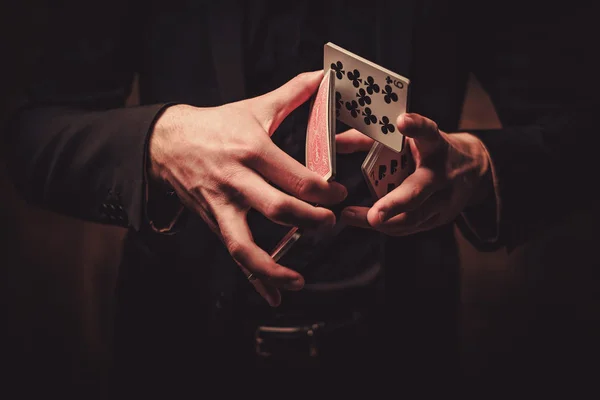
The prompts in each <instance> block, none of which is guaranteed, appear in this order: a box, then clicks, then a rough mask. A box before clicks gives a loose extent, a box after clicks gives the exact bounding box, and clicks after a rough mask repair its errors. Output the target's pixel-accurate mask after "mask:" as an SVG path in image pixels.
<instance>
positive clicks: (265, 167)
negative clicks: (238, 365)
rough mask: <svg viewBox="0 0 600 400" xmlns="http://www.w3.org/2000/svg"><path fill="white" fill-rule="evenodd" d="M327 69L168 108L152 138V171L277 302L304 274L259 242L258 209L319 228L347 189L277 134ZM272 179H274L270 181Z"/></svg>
mask: <svg viewBox="0 0 600 400" xmlns="http://www.w3.org/2000/svg"><path fill="white" fill-rule="evenodd" d="M322 77H323V73H322V72H320V71H319V72H312V73H305V74H301V75H299V76H297V77H296V78H294V79H292V80H291V81H289V82H288V83H286V84H285V85H283V86H281V87H280V88H278V89H276V90H274V91H272V92H270V93H267V94H265V95H262V96H259V97H255V98H252V99H248V100H244V101H240V102H236V103H231V104H226V105H223V106H220V107H214V108H197V107H191V106H185V105H176V106H172V107H169V108H168V109H167V110H165V112H164V113H163V115H162V116H161V117H160V118H159V120H158V121H157V123H156V125H155V128H154V132H153V133H152V136H151V138H150V144H149V156H150V157H149V158H150V166H149V170H150V175H151V176H152V178H153V179H156V180H158V181H160V182H163V183H166V184H168V185H170V186H171V187H172V188H173V189H174V190H175V191H176V192H177V194H178V196H179V198H180V199H181V201H182V202H183V203H184V205H185V206H186V207H188V208H189V209H190V210H192V211H195V212H196V213H198V214H199V215H200V216H201V217H202V218H203V219H204V221H206V223H207V224H208V225H209V226H210V227H211V229H212V230H213V231H214V232H215V233H216V234H217V235H218V236H219V237H220V238H221V240H222V241H223V243H224V244H225V245H226V246H227V249H228V250H229V252H230V254H231V255H232V257H233V259H234V260H235V261H236V262H237V263H238V265H239V266H240V267H241V269H242V271H243V272H244V273H245V274H246V275H249V274H250V273H252V274H253V276H255V277H257V278H258V279H256V280H252V281H251V282H252V284H253V285H254V286H255V288H256V290H257V291H258V292H259V293H260V294H261V295H262V296H263V297H264V298H265V299H266V300H267V301H268V302H269V304H271V305H272V306H277V305H279V303H280V301H281V296H280V293H279V290H278V289H279V288H284V289H289V290H299V289H301V288H302V287H303V285H304V278H303V277H302V276H301V275H300V274H299V273H297V272H295V271H293V270H291V269H288V268H285V267H283V266H281V265H278V264H277V263H275V262H274V261H273V259H272V258H271V257H270V256H269V254H267V253H266V252H265V251H263V250H262V249H261V248H260V247H258V246H257V245H256V244H255V243H254V240H253V238H252V233H251V232H250V229H249V227H248V223H247V219H246V216H247V212H248V210H249V209H250V208H254V209H256V210H257V211H259V212H260V213H262V214H263V215H265V216H266V217H268V218H269V219H271V220H272V221H274V222H276V223H279V224H282V225H289V226H299V227H304V228H309V229H317V228H323V227H328V226H333V225H334V224H335V216H334V214H333V212H332V211H330V210H328V209H326V208H322V207H315V206H313V205H311V204H309V203H308V202H310V203H314V204H323V205H331V204H335V203H338V202H340V201H342V200H343V199H344V198H345V197H346V194H347V191H346V189H345V188H344V187H343V186H342V185H340V184H339V183H335V182H332V183H328V182H326V181H325V180H324V179H323V178H322V177H320V176H319V175H318V174H316V173H314V172H312V171H310V170H308V169H307V168H305V167H304V166H303V165H302V164H300V163H299V162H298V161H296V160H295V159H294V158H293V157H291V156H289V155H288V154H286V153H285V152H284V151H283V150H281V149H279V148H278V147H277V146H276V145H275V144H274V143H273V142H272V141H271V135H272V134H273V132H274V131H275V130H276V129H277V127H278V126H279V124H280V123H281V122H282V121H283V120H284V119H285V118H286V117H287V115H288V114H289V113H290V112H291V111H293V110H294V109H295V108H297V107H298V106H299V105H301V104H302V103H304V102H305V101H306V100H308V99H309V97H310V96H311V95H312V94H313V93H314V92H315V91H316V89H317V87H318V85H319V83H320V82H321V79H322ZM271 182H272V183H273V184H274V185H276V186H277V187H278V188H277V187H275V186H274V185H272V184H271Z"/></svg>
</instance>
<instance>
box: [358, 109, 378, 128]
mask: <svg viewBox="0 0 600 400" xmlns="http://www.w3.org/2000/svg"><path fill="white" fill-rule="evenodd" d="M371 112H372V111H371V109H370V108H369V107H365V110H364V111H363V112H362V115H363V116H364V117H365V118H364V120H365V124H367V125H371V124H375V123H377V116H375V115H373V114H371Z"/></svg>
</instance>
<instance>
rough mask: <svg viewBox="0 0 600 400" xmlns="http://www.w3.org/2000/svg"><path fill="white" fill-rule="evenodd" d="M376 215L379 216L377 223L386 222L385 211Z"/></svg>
mask: <svg viewBox="0 0 600 400" xmlns="http://www.w3.org/2000/svg"><path fill="white" fill-rule="evenodd" d="M377 215H378V216H379V221H381V222H385V220H386V216H385V211H379V213H378V214H377Z"/></svg>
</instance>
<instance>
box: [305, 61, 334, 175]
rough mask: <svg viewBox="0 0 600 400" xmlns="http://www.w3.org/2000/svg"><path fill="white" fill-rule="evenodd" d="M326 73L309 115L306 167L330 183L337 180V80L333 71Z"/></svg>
mask: <svg viewBox="0 0 600 400" xmlns="http://www.w3.org/2000/svg"><path fill="white" fill-rule="evenodd" d="M325 71H327V72H325V74H324V76H323V80H322V81H321V84H320V85H319V89H318V90H317V94H316V95H315V97H314V99H313V102H312V104H311V107H310V112H309V115H308V125H307V128H306V167H307V168H308V169H310V170H311V171H314V172H316V173H318V174H319V175H321V176H322V177H323V178H325V179H326V180H328V181H329V180H332V179H334V178H335V155H336V154H335V121H336V119H335V115H334V113H333V112H332V110H333V109H334V103H333V85H334V83H335V78H334V75H333V71H332V70H328V69H326V70H325Z"/></svg>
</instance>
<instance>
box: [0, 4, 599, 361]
mask: <svg viewBox="0 0 600 400" xmlns="http://www.w3.org/2000/svg"><path fill="white" fill-rule="evenodd" d="M215 3H218V2H215ZM398 3H399V2H383V1H382V2H374V3H372V4H371V3H369V4H368V5H365V6H364V9H363V10H359V11H361V12H359V13H350V12H345V11H344V10H346V8H344V7H345V6H347V3H346V2H341V1H337V2H331V4H330V3H326V4H330V5H331V7H332V8H333V11H334V12H333V13H332V15H333V16H334V19H335V20H336V21H337V22H336V24H341V25H336V26H342V27H345V28H344V29H333V30H331V31H330V32H329V34H330V36H329V37H328V40H330V41H332V42H334V43H337V44H339V45H341V46H342V47H346V48H348V49H349V50H351V51H356V52H357V53H361V54H363V55H364V56H365V57H367V58H371V59H373V60H374V61H376V62H378V63H379V64H381V65H383V66H385V67H387V68H389V69H391V70H395V71H397V72H399V73H401V74H403V75H406V76H408V77H409V78H410V79H411V82H412V85H411V91H410V103H409V104H410V105H409V108H410V111H413V112H417V113H421V114H423V115H425V116H427V117H429V118H432V119H433V120H435V121H436V122H437V123H438V124H439V126H440V128H441V129H443V130H445V131H447V132H453V131H456V130H457V128H458V124H459V119H460V111H461V107H462V101H463V98H464V94H465V85H466V81H467V77H468V74H469V73H470V72H471V73H473V74H474V75H475V76H476V77H477V78H478V79H479V80H480V82H481V83H482V85H483V87H484V88H485V89H486V90H487V91H488V93H489V94H490V96H491V98H492V100H493V102H494V105H495V107H496V111H497V112H498V115H499V117H500V120H501V122H502V124H503V128H502V129H498V130H482V131H477V132H474V133H475V134H476V135H477V136H478V137H480V138H481V140H482V141H483V143H484V144H485V145H486V147H487V149H488V151H489V153H490V155H491V159H492V161H493V165H494V176H495V183H496V187H495V189H496V192H495V196H494V195H492V196H490V198H488V199H487V201H486V203H485V204H484V205H483V206H481V207H480V208H477V209H472V210H468V213H466V214H464V215H463V216H466V217H467V218H468V219H469V221H470V222H471V225H472V226H474V227H475V228H476V229H474V230H473V229H470V228H469V227H468V226H467V224H464V219H462V217H461V218H460V219H459V220H460V221H459V222H460V223H461V225H460V226H461V227H462V228H463V231H464V233H465V235H466V236H467V237H468V238H469V239H470V240H471V241H472V242H473V244H475V245H477V246H480V248H482V249H488V248H496V247H497V246H506V247H507V248H508V249H512V248H514V247H515V246H518V245H519V244H522V243H524V242H525V241H526V240H527V239H528V238H530V237H531V236H532V235H535V234H536V232H539V230H540V229H543V227H544V224H546V223H551V222H552V219H554V218H557V217H559V216H560V215H564V214H566V212H567V211H568V210H569V208H570V207H572V206H573V205H574V204H579V203H578V202H579V201H580V200H581V199H582V194H583V190H584V187H583V186H582V185H580V184H579V183H580V179H577V177H581V176H582V175H585V174H586V173H587V171H588V170H587V168H588V162H589V160H590V158H588V157H586V154H588V153H586V152H589V151H590V150H591V149H590V147H588V146H586V145H585V143H586V139H587V136H584V135H588V132H589V129H590V126H593V125H591V117H592V115H593V114H592V113H593V112H594V111H595V110H594V107H593V105H594V101H593V100H592V99H593V98H592V94H593V91H594V89H595V87H596V83H595V82H593V81H591V80H589V77H590V76H591V74H590V72H591V71H593V67H592V65H593V64H592V61H591V54H590V51H589V48H588V47H587V41H588V40H589V36H588V35H589V34H591V33H592V32H591V29H592V25H591V24H586V23H584V21H587V20H588V17H589V13H588V12H587V10H585V9H583V8H577V7H572V8H569V9H568V10H564V9H553V8H551V6H548V5H547V4H546V5H544V8H537V7H533V6H531V7H530V6H529V5H528V4H524V3H521V4H520V5H519V7H516V8H515V7H511V6H509V5H508V4H506V3H503V4H502V5H489V4H486V5H485V6H484V5H481V4H477V3H476V2H473V3H472V4H471V3H470V2H442V1H440V2H434V1H430V2H421V1H419V2H411V1H408V2H405V3H403V4H402V5H401V4H398ZM234 6H235V4H234V3H231V4H229V3H228V2H225V3H223V2H221V3H218V4H212V3H210V2H206V3H204V2H192V1H172V2H168V3H164V2H163V3H160V4H147V3H143V4H141V3H139V4H138V3H137V2H129V3H126V2H115V4H111V3H110V2H109V3H107V2H103V3H102V4H100V3H92V4H85V5H81V4H80V3H76V2H73V4H68V5H64V6H63V8H56V9H53V10H51V11H52V12H51V14H50V15H52V18H51V19H49V20H50V21H51V26H50V27H51V28H52V29H51V30H50V31H49V33H48V35H49V36H48V37H47V38H45V39H46V40H47V43H46V46H44V48H43V49H42V50H43V51H42V52H41V57H40V59H39V64H38V67H39V69H36V73H35V74H34V76H32V82H31V85H30V86H29V87H28V88H27V89H28V90H27V93H26V96H25V100H24V104H23V107H22V108H21V109H20V110H19V112H17V113H15V116H14V118H13V119H12V121H11V124H10V126H9V129H8V130H7V135H8V138H9V144H10V146H11V147H10V148H11V151H10V155H11V158H10V160H9V170H10V173H11V176H12V178H13V181H14V183H15V185H16V186H17V188H18V189H20V191H21V193H22V195H23V196H24V197H25V198H27V199H28V200H29V201H31V202H33V203H35V204H37V205H40V206H42V207H44V208H49V209H51V210H53V211H56V212H59V213H63V214H66V215H70V216H74V217H77V218H82V219H86V220H88V221H94V222H99V223H108V224H115V225H119V226H123V227H128V228H130V229H131V232H132V233H133V234H132V235H130V236H131V237H130V245H129V246H128V247H127V250H126V253H127V257H126V258H127V259H128V260H129V265H130V266H129V268H128V269H127V270H123V271H122V276H121V279H122V281H125V282H129V284H130V285H133V286H134V287H136V289H135V290H126V291H125V292H126V294H124V296H125V297H126V298H127V301H125V303H128V304H130V306H126V307H125V308H127V307H129V308H130V312H128V313H127V318H125V319H127V320H128V321H129V323H134V322H135V319H139V321H138V322H139V323H140V325H143V326H148V323H149V321H153V322H154V323H155V324H156V326H155V329H154V330H153V334H152V335H140V330H135V329H133V330H130V332H132V333H129V337H128V340H126V341H125V342H124V343H127V347H129V348H131V347H135V346H137V347H138V348H137V351H136V352H135V354H136V355H135V356H134V357H133V358H135V357H138V356H140V355H142V354H146V351H147V349H148V348H149V347H151V348H153V349H154V350H153V351H160V352H164V353H165V354H167V353H168V354H176V359H177V360H181V359H186V356H185V355H186V354H187V355H188V356H189V358H190V359H194V357H192V355H191V354H194V355H197V354H205V353H203V352H204V351H205V350H206V348H207V347H211V345H207V344H206V343H201V341H200V340H198V339H197V335H198V332H200V331H201V328H202V327H203V326H204V325H203V323H204V322H205V320H202V321H200V322H198V321H197V320H196V319H195V318H193V317H191V316H193V315H194V314H193V313H194V310H196V309H197V308H201V307H203V306H202V304H209V305H210V306H209V307H208V308H209V310H208V311H205V312H208V313H209V314H215V313H216V314H218V315H216V314H215V315H216V316H215V315H213V317H212V318H215V319H219V318H221V319H223V318H225V319H228V318H231V316H230V315H229V314H222V313H218V312H216V311H215V309H221V308H223V307H226V305H224V304H225V303H227V302H231V301H233V300H232V298H234V297H235V294H232V295H225V296H224V295H223V293H225V292H226V291H225V290H221V289H220V288H222V287H224V286H222V285H211V286H210V287H209V288H208V289H209V290H207V287H206V286H205V284H206V282H207V280H210V279H223V281H224V282H230V281H231V279H232V278H231V276H229V277H225V278H223V277H221V276H213V275H211V273H210V272H207V270H205V269H203V268H202V267H201V266H200V265H198V264H199V259H202V260H203V262H204V263H205V264H210V263H211V257H213V261H212V262H213V264H214V263H219V264H221V263H225V262H226V261H224V260H226V259H227V255H226V254H225V253H224V249H222V248H221V247H219V244H218V242H217V241H216V240H215V238H214V237H213V235H212V234H211V233H210V232H209V231H208V229H207V228H206V226H204V224H203V223H202V222H201V221H200V220H199V219H197V218H191V219H190V220H189V221H188V222H187V223H188V225H187V227H186V229H185V230H184V231H182V232H180V233H178V234H177V235H175V236H164V235H158V234H155V233H153V232H150V231H151V229H149V218H148V215H147V211H148V210H147V206H146V200H147V199H146V196H145V192H146V190H147V182H146V179H145V172H144V163H145V151H146V142H147V137H148V134H149V132H150V131H151V129H152V126H153V123H154V121H155V120H156V118H157V116H159V115H160V113H161V111H162V110H163V109H164V107H165V106H166V105H168V104H169V103H171V102H175V103H178V102H181V103H190V104H194V105H199V106H213V105H218V104H222V103H224V102H228V101H234V100H238V99H241V98H243V97H244V96H246V95H252V94H255V93H249V91H248V88H247V87H246V82H245V79H244V78H245V73H246V72H245V70H244V68H241V67H242V66H243V64H241V62H242V61H243V60H244V56H243V55H240V52H241V53H242V54H243V51H244V49H243V46H244V45H243V43H244V42H243V41H242V40H240V37H239V35H240V33H239V32H240V30H239V29H238V28H239V27H240V26H241V25H240V19H239V18H240V15H241V14H240V12H239V11H238V12H233V10H235V8H234ZM313 6H314V7H316V8H315V10H319V9H321V7H323V3H322V2H320V3H316V4H313ZM515 10H519V11H518V12H515ZM216 15H219V16H220V17H218V18H217V17H216ZM366 15H372V16H374V17H373V18H374V21H375V25H374V26H373V25H361V23H363V20H364V19H363V18H362V17H364V16H366ZM242 16H243V15H242ZM312 17H315V18H316V14H315V15H312ZM242 21H243V18H242ZM215 22H216V23H215ZM407 25H409V26H410V27H409V28H407ZM363 32H371V34H373V35H376V36H377V38H378V40H377V41H376V42H375V43H374V44H373V45H371V44H369V43H364V41H365V39H364V35H363V34H362V33H363ZM193 38H196V39H193ZM224 49H227V50H230V51H224ZM223 64H225V65H226V68H225V69H226V70H227V71H228V72H230V74H229V75H227V76H225V77H224V76H223V75H224V74H223V69H221V68H223ZM238 65H239V67H240V68H238V67H237V66H238ZM315 67H317V68H319V65H315ZM292 70H293V69H289V70H287V71H283V72H282V73H281V78H280V82H275V81H271V82H270V84H272V85H275V83H277V84H282V83H283V82H284V81H285V80H287V79H289V78H290V77H291V76H292V75H293V73H295V72H300V71H292ZM135 73H137V74H138V75H139V81H140V94H141V103H142V105H140V106H136V107H129V108H123V105H124V101H125V98H126V97H127V95H128V94H129V91H130V89H131V83H132V80H133V76H134V74H135ZM228 77H233V78H232V79H231V80H230V79H227V78H228ZM574 177H575V178H574ZM574 193H575V194H574ZM160 195H161V194H158V195H157V196H160ZM549 215H551V216H552V218H549ZM188 232H190V233H188ZM387 241H388V244H389V242H392V243H391V246H387V248H388V250H387V251H386V256H385V261H386V280H387V282H388V290H387V296H388V297H387V301H386V303H387V304H389V305H392V307H390V309H389V310H388V311H390V313H391V314H390V315H391V316H392V319H393V320H394V319H398V320H399V321H400V322H402V323H403V326H405V327H406V329H403V333H404V334H405V335H407V336H406V338H407V339H406V340H405V341H404V343H417V342H418V343H421V344H423V346H416V345H415V346H409V347H410V348H413V349H419V351H422V350H423V349H428V351H427V354H429V355H433V354H436V352H438V351H444V350H441V349H443V348H445V349H447V348H449V347H448V346H447V345H449V343H452V342H453V339H455V337H454V336H453V332H454V331H453V330H454V328H455V321H456V305H457V302H458V267H457V265H458V262H457V261H458V260H457V253H456V248H455V246H454V241H453V237H452V227H451V226H445V227H442V228H439V229H436V230H434V231H431V232H427V233H422V234H418V235H414V236H412V237H409V238H394V239H387ZM490 246H492V247H490ZM214 248H218V250H217V251H213V250H214ZM199 255H200V256H199ZM215 260H216V261H215ZM399 260H400V261H399ZM190 266H194V268H191V267H190ZM232 270H233V268H232ZM232 274H233V272H232ZM173 276H179V278H178V279H174V278H172V277H173ZM211 277H212V278H211ZM132 282H135V283H132ZM156 282H160V286H157V285H156ZM182 285H183V286H182ZM224 285H225V286H227V284H224ZM233 286H235V285H233ZM215 288H216V289H215ZM229 288H230V289H231V288H232V287H231V286H230V287H229ZM205 292H206V293H207V294H203V293H205ZM227 293H235V290H233V289H232V291H231V292H227ZM203 296H205V297H203ZM215 299H216V300H215ZM131 304H133V305H131ZM215 304H217V305H218V307H215ZM173 305H175V306H173ZM224 315H225V316H224ZM132 321H133V322H132ZM230 322H231V321H229V322H228V323H230ZM174 330H176V332H177V334H176V335H175V336H176V338H177V339H175V340H173V331H174ZM224 332H225V331H223V332H220V333H218V335H225V333H224ZM407 332H409V333H407ZM410 332H413V333H414V335H413V334H410ZM125 336H127V335H125ZM142 336H147V338H146V339H144V338H143V337H142ZM199 342H200V343H199ZM136 343H137V344H136ZM157 343H161V344H160V345H158V344H157ZM164 343H168V345H164ZM184 343H185V345H184ZM189 343H196V344H195V345H192V347H193V348H194V349H195V350H197V351H198V352H194V351H192V350H190V349H191V348H190V347H189ZM194 346H196V347H194ZM242 347H243V346H242ZM158 348H160V349H161V350H157V349H158ZM225 348H227V347H223V348H220V350H223V351H225V350H224V349H225ZM228 348H229V349H230V350H228V351H230V352H231V353H232V354H236V352H237V351H242V352H243V351H244V350H243V349H241V348H237V347H236V346H232V347H228ZM177 357H179V358H177ZM423 359H426V357H424V358H423ZM427 362H428V361H427ZM440 365H442V364H440Z"/></svg>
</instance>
